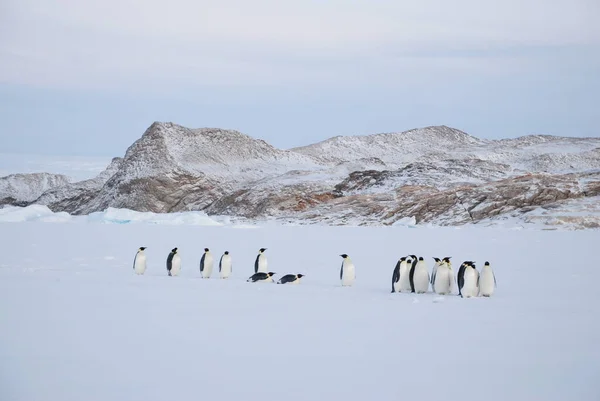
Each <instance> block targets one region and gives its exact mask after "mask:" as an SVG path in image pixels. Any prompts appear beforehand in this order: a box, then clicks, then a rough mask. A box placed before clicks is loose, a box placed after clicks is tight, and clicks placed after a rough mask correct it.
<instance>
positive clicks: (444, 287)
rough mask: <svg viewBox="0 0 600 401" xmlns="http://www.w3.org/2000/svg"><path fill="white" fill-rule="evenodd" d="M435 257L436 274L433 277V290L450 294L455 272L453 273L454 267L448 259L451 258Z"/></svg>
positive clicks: (441, 293) (437, 292)
mask: <svg viewBox="0 0 600 401" xmlns="http://www.w3.org/2000/svg"><path fill="white" fill-rule="evenodd" d="M434 259H435V264H436V266H435V270H436V272H435V276H433V277H432V280H431V288H432V289H433V292H435V293H436V294H439V295H448V294H451V293H452V288H453V286H452V283H453V281H454V273H452V268H451V267H450V265H449V264H448V263H446V260H448V261H449V259H438V258H434Z"/></svg>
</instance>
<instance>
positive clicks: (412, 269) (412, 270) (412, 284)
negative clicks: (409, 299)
mask: <svg viewBox="0 0 600 401" xmlns="http://www.w3.org/2000/svg"><path fill="white" fill-rule="evenodd" d="M410 257H411V258H412V265H411V267H410V273H409V274H408V280H409V281H410V292H415V282H414V280H413V278H414V276H415V267H417V262H418V258H417V256H416V255H410Z"/></svg>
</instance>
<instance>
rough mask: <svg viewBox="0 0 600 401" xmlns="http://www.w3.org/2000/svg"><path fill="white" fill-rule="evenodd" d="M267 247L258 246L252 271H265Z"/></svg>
mask: <svg viewBox="0 0 600 401" xmlns="http://www.w3.org/2000/svg"><path fill="white" fill-rule="evenodd" d="M266 250H267V248H260V250H259V251H258V255H256V260H255V261H254V273H258V272H263V273H266V272H267V255H265V251H266Z"/></svg>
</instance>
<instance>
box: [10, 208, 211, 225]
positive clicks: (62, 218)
mask: <svg viewBox="0 0 600 401" xmlns="http://www.w3.org/2000/svg"><path fill="white" fill-rule="evenodd" d="M222 219H223V218H222ZM25 221H29V222H31V221H41V222H52V223H54V222H60V223H66V222H89V223H109V224H110V223H112V224H130V223H132V224H135V223H147V224H167V225H182V224H185V225H200V226H220V225H223V223H220V222H219V221H217V220H215V219H213V218H211V217H208V216H207V215H206V213H204V212H181V213H150V212H137V211H134V210H129V209H117V208H112V207H110V208H108V209H106V210H105V211H104V212H96V213H90V214H88V215H82V216H73V215H70V214H68V213H65V212H58V213H53V212H52V211H51V210H50V209H49V208H48V207H47V206H44V205H30V206H27V207H15V206H6V207H4V208H0V223H2V222H25Z"/></svg>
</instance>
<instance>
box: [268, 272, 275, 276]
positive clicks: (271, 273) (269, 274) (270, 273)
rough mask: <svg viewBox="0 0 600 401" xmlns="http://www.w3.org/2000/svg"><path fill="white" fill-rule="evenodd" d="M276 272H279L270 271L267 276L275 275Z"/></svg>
mask: <svg viewBox="0 0 600 401" xmlns="http://www.w3.org/2000/svg"><path fill="white" fill-rule="evenodd" d="M276 274H277V273H273V272H268V273H267V276H269V277H271V276H274V275H276Z"/></svg>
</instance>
